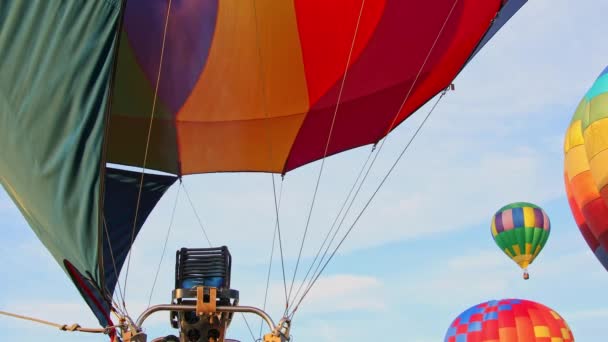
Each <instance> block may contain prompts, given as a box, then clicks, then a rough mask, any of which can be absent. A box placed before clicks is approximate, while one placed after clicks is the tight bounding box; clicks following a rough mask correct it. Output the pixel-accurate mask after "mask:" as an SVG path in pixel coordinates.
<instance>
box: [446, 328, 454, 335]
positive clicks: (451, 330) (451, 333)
mask: <svg viewBox="0 0 608 342" xmlns="http://www.w3.org/2000/svg"><path fill="white" fill-rule="evenodd" d="M446 335H447V336H446V337H452V336H454V335H456V327H449V328H448V332H447V333H446Z"/></svg>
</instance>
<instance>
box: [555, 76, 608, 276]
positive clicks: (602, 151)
mask: <svg viewBox="0 0 608 342" xmlns="http://www.w3.org/2000/svg"><path fill="white" fill-rule="evenodd" d="M606 118H608V68H606V69H605V70H604V71H603V72H602V73H601V74H600V76H599V77H598V78H597V80H596V81H595V83H594V84H593V86H592V87H591V89H589V91H588V92H587V93H586V94H585V96H584V97H583V99H582V100H581V102H580V103H579V105H578V107H577V109H576V111H575V113H574V116H573V117H572V121H571V122H570V126H569V127H568V130H567V131H566V137H565V140H564V174H565V184H566V192H567V193H568V197H569V201H570V208H571V209H572V213H573V215H574V218H575V220H576V222H577V224H578V227H579V230H580V232H581V234H582V235H583V238H584V239H585V241H586V242H587V244H588V245H589V247H590V248H591V250H592V251H593V253H594V254H595V256H596V257H597V259H598V260H599V261H600V263H602V265H603V266H604V268H606V269H607V270H608V253H607V251H608V205H607V204H606V203H607V200H608V186H607V185H606V184H607V182H608V167H607V165H608V164H607V163H606V158H608V153H607V152H606V150H607V149H608V139H607V137H608V120H606Z"/></svg>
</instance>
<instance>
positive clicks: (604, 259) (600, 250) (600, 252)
mask: <svg viewBox="0 0 608 342" xmlns="http://www.w3.org/2000/svg"><path fill="white" fill-rule="evenodd" d="M595 256H596V257H597V260H599V261H600V262H601V263H602V266H604V268H605V269H606V271H608V253H607V252H606V250H605V249H604V247H602V246H597V248H596V249H595Z"/></svg>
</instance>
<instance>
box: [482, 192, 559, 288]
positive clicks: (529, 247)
mask: <svg viewBox="0 0 608 342" xmlns="http://www.w3.org/2000/svg"><path fill="white" fill-rule="evenodd" d="M550 232H551V223H550V222H549V217H548V216H547V214H546V213H545V211H544V210H543V209H541V208H540V207H539V206H537V205H534V204H532V203H527V202H517V203H511V204H509V205H506V206H504V207H502V208H500V209H499V210H498V211H497V212H496V214H494V217H493V218H492V237H493V238H494V241H495V242H496V244H497V245H498V247H500V249H501V250H503V251H504V252H505V254H507V255H508V256H509V258H511V259H512V260H513V261H515V263H517V264H518V265H519V267H521V268H522V269H523V270H524V279H528V270H527V268H528V265H530V264H531V263H532V262H533V261H534V259H535V258H536V256H537V255H538V253H540V251H541V250H542V249H543V247H544V246H545V243H546V242H547V239H549V233H550Z"/></svg>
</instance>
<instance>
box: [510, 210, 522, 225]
mask: <svg viewBox="0 0 608 342" xmlns="http://www.w3.org/2000/svg"><path fill="white" fill-rule="evenodd" d="M511 215H513V228H518V227H523V226H524V209H523V208H513V209H511Z"/></svg>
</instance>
